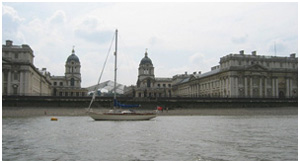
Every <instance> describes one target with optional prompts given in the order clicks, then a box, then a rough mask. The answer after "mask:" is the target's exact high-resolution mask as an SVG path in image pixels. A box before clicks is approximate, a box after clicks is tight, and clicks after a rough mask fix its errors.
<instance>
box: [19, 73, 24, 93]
mask: <svg viewBox="0 0 300 163" xmlns="http://www.w3.org/2000/svg"><path fill="white" fill-rule="evenodd" d="M23 84H24V76H23V71H20V92H19V94H20V95H24V93H25V92H24V90H23V88H24V87H23Z"/></svg>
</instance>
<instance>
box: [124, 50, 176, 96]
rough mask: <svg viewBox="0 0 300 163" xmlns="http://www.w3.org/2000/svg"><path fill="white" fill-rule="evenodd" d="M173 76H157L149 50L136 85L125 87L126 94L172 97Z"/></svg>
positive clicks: (141, 65)
mask: <svg viewBox="0 0 300 163" xmlns="http://www.w3.org/2000/svg"><path fill="white" fill-rule="evenodd" d="M171 88H172V78H156V77H155V75H154V66H153V64H152V60H151V59H150V58H149V57H148V53H147V51H146V52H145V57H144V58H142V60H141V62H140V64H139V68H138V80H137V83H136V86H130V87H126V88H125V92H124V93H125V95H126V96H131V97H138V98H139V97H153V98H155V97H171V96H172V89H171Z"/></svg>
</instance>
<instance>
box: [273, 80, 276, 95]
mask: <svg viewBox="0 0 300 163" xmlns="http://www.w3.org/2000/svg"><path fill="white" fill-rule="evenodd" d="M272 96H273V97H276V92H275V78H272Z"/></svg>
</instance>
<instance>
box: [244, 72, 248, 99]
mask: <svg viewBox="0 0 300 163" xmlns="http://www.w3.org/2000/svg"><path fill="white" fill-rule="evenodd" d="M247 82H248V78H247V77H245V85H244V87H245V97H248V83H247Z"/></svg>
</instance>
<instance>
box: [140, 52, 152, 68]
mask: <svg viewBox="0 0 300 163" xmlns="http://www.w3.org/2000/svg"><path fill="white" fill-rule="evenodd" d="M147 63H148V64H151V65H152V61H151V59H150V58H149V57H148V53H147V52H146V53H145V57H144V58H143V59H142V60H141V62H140V65H143V64H147Z"/></svg>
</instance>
